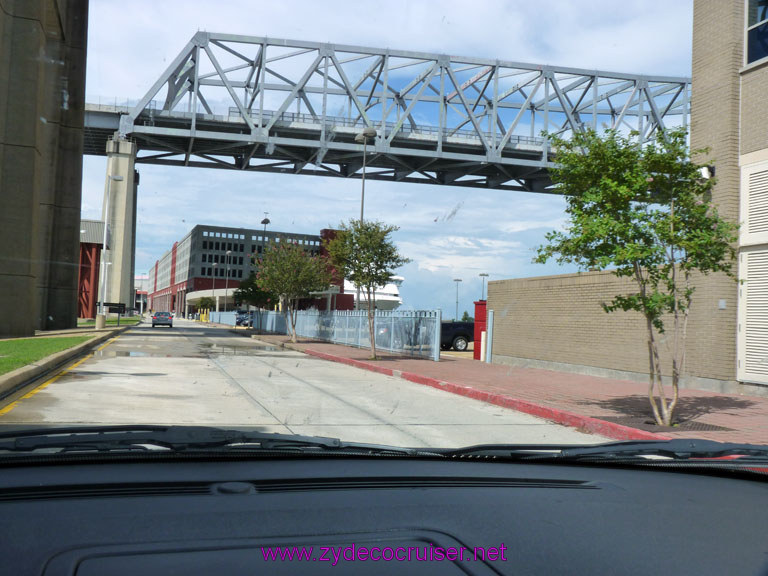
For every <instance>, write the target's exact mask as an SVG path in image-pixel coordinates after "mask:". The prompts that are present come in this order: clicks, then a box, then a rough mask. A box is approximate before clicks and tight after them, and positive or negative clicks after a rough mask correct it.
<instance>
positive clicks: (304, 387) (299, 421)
mask: <svg viewBox="0 0 768 576" xmlns="http://www.w3.org/2000/svg"><path fill="white" fill-rule="evenodd" d="M125 423H145V424H149V423H158V424H201V425H216V426H238V425H242V426H249V427H257V428H259V429H262V430H265V431H271V432H283V433H297V434H309V435H322V436H331V437H338V438H342V439H344V440H350V441H360V442H375V443H381V444H395V445H400V446H463V445H470V444H477V443H488V442H522V443H597V442H603V441H605V440H606V439H605V438H604V437H601V436H599V435H595V434H584V433H581V432H579V431H577V430H574V429H571V428H567V427H564V426H560V425H557V424H553V423H551V422H547V421H545V420H542V419H539V418H534V417H532V416H529V415H527V414H522V413H520V412H516V411H514V410H508V409H505V408H502V407H499V406H494V405H492V404H489V403H487V402H481V401H478V400H474V399H470V398H463V397H460V396H457V395H453V394H447V393H445V392H443V391H440V390H436V389H433V388H429V387H425V386H420V385H418V384H416V383H413V382H408V381H405V380H403V379H399V378H394V377H392V376H385V375H380V374H375V373H371V372H367V371H362V370H358V369H356V368H353V367H350V366H344V365H342V364H339V363H331V362H327V361H325V360H321V359H319V358H314V357H310V356H307V355H305V354H302V353H300V352H297V351H293V350H285V349H282V348H279V347H276V346H273V345H270V344H269V343H263V342H258V341H255V340H252V339H244V338H240V337H239V336H236V335H234V334H232V333H231V332H230V331H229V330H224V329H220V328H215V327H209V326H206V325H203V324H200V323H195V322H191V321H186V320H182V319H178V318H177V319H176V320H175V321H174V327H173V328H166V327H157V328H154V329H153V328H151V327H150V326H148V325H143V326H139V327H135V328H131V329H129V330H128V331H126V332H125V333H123V334H122V335H121V336H119V337H117V338H115V339H114V340H112V341H110V343H109V344H108V345H106V346H104V347H102V348H101V349H100V350H98V351H97V352H96V353H95V354H93V355H92V356H90V357H88V358H86V359H84V360H81V361H79V362H78V363H77V364H76V365H74V366H71V367H69V368H68V369H66V370H65V371H64V372H63V373H62V374H60V375H59V376H57V377H56V378H55V379H53V380H52V381H49V382H47V383H44V384H43V385H42V386H40V387H38V388H37V389H35V390H34V391H32V392H30V393H27V394H26V395H25V397H23V398H21V399H18V400H17V401H16V403H15V404H14V405H5V406H4V407H0V425H2V424H25V425H28V424H44V425H69V424H125Z"/></svg>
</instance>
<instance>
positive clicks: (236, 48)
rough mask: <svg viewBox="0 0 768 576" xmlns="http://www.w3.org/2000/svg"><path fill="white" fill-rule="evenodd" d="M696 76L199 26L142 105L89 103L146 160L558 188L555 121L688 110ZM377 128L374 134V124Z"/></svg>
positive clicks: (633, 123) (662, 118) (609, 120)
mask: <svg viewBox="0 0 768 576" xmlns="http://www.w3.org/2000/svg"><path fill="white" fill-rule="evenodd" d="M689 96H690V79H688V78H671V77H650V76H641V75H633V74H623V73H611V72H601V71H595V70H580V69H576V68H560V67H554V66H543V65H542V66H540V65H531V64H521V63H517V62H509V61H503V60H486V59H480V58H462V57H456V56H448V55H442V54H427V53H421V52H408V51H402V50H389V49H386V50H382V49H376V48H364V47H359V46H344V45H338V44H325V43H317V42H305V41H294V40H278V39H274V38H266V37H247V36H235V35H230V34H215V33H208V32H198V33H197V34H195V35H194V36H193V37H192V39H191V40H190V41H189V43H188V44H187V45H186V46H185V47H184V49H183V50H182V51H181V52H180V53H179V55H178V56H177V57H176V58H175V60H174V61H173V62H172V63H171V64H170V66H168V68H167V70H166V71H165V72H164V73H163V75H162V76H161V77H160V78H158V79H157V81H156V82H155V83H154V85H153V86H152V87H151V88H150V89H149V91H148V92H147V93H146V94H145V95H144V97H143V98H142V99H141V100H139V101H138V102H137V103H135V104H134V105H128V106H104V105H98V104H87V105H86V126H85V128H86V130H85V152H86V153H87V154H97V155H103V154H105V145H106V141H107V140H108V139H110V138H112V137H113V136H114V134H115V132H119V135H120V136H121V137H124V138H128V139H131V140H133V141H135V142H136V144H137V147H138V154H137V158H136V161H137V162H139V163H145V164H162V165H170V166H195V167H209V168H227V169H231V170H247V171H255V172H280V173H295V174H315V175H321V176H335V177H341V178H355V177H359V176H360V174H361V168H362V165H363V144H361V143H360V138H359V137H358V140H355V137H356V136H358V135H360V134H361V133H362V132H363V130H364V129H365V128H368V130H367V134H368V135H369V136H368V138H369V139H368V140H366V146H367V151H368V155H367V170H366V178H371V179H377V180H389V181H398V182H419V183H428V184H442V185H453V186H471V187H482V188H496V189H504V190H524V191H530V192H547V191H548V187H549V186H550V180H549V176H548V168H550V167H551V165H552V164H551V160H552V154H551V148H550V146H549V142H548V141H547V139H546V137H545V136H543V134H544V133H548V134H557V135H561V136H564V137H568V136H569V135H570V134H572V133H573V132H575V131H579V130H584V129H586V128H590V127H591V128H594V129H597V130H602V129H603V128H608V127H610V128H615V129H617V130H620V131H630V130H635V131H637V132H638V133H639V134H640V137H641V138H642V139H648V138H651V137H653V136H654V134H655V133H656V132H657V131H659V130H660V129H664V128H665V127H669V126H685V125H687V122H688V113H689ZM371 129H373V130H375V136H373V131H372V130H371Z"/></svg>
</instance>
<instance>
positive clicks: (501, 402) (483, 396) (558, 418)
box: [303, 349, 670, 440]
mask: <svg viewBox="0 0 768 576" xmlns="http://www.w3.org/2000/svg"><path fill="white" fill-rule="evenodd" d="M303 352H304V353H305V354H308V355H310V356H315V357H317V358H321V359H323V360H329V361H331V362H338V363H341V364H347V365H348V366H354V367H355V368H362V369H363V370H369V371H371V372H378V373H379V374H385V375H387V376H394V377H396V378H402V379H404V380H408V381H409V382H414V383H415V384H422V385H425V386H431V387H433V388H437V389H438V390H444V391H446V392H451V393H452V394H458V395H460V396H466V397H467V398H473V399H475V400H480V401H482V402H487V403H489V404H494V405H496V406H502V407H504V408H510V409H512V410H516V411H518V412H523V413H525V414H530V415H531V416H536V417H538V418H543V419H545V420H549V421H551V422H555V423H556V424H562V425H564V426H569V427H571V428H578V429H580V430H584V431H587V432H591V433H593V434H600V435H601V436H606V437H608V438H613V439H615V440H669V439H670V438H669V437H668V436H663V435H661V434H654V433H653V432H646V431H645V430H638V429H637V428H631V427H629V426H623V425H621V424H616V423H614V422H608V421H606V420H600V419H598V418H591V417H590V416H583V415H581V414H577V413H575V412H569V411H567V410H561V409H559V408H552V407H549V406H544V405H541V404H536V403H534V402H529V401H527V400H520V399H518V398H513V397H512V396H507V395H506V394H499V393H495V392H487V391H485V390H478V389H477V388H472V387H471V386H464V385H461V384H454V383H452V382H445V381H442V380H438V379H436V378H430V377H428V376H423V375H421V374H414V373H413V372H402V371H400V370H392V369H391V368H385V367H383V366H377V365H375V364H371V363H369V362H363V361H361V360H355V359H353V358H344V357H343V356H334V355H332V354H326V353H325V352H318V351H317V350H312V349H305V350H303Z"/></svg>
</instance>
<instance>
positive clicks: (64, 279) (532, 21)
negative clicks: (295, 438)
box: [0, 0, 768, 448]
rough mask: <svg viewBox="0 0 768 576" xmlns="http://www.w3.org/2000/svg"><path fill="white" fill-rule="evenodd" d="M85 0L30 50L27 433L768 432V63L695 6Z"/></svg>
mask: <svg viewBox="0 0 768 576" xmlns="http://www.w3.org/2000/svg"><path fill="white" fill-rule="evenodd" d="M736 4H740V3H738V2H737V3H736ZM57 6H58V7H57V8H56V10H59V11H60V14H59V16H58V18H52V17H51V19H50V21H48V20H45V22H44V23H43V25H41V30H45V32H40V37H39V38H37V39H36V40H34V41H33V40H30V43H29V44H28V45H26V44H25V45H24V46H23V47H19V49H18V50H13V51H11V52H9V54H10V55H11V56H10V57H9V58H6V62H5V64H3V63H0V70H5V69H6V68H7V70H9V71H10V72H8V74H5V75H3V77H9V78H10V84H9V86H10V92H9V93H8V94H11V95H12V97H11V96H8V97H7V98H5V100H3V101H5V102H6V107H4V108H2V109H0V114H4V115H5V117H6V121H5V122H0V137H2V143H3V144H4V145H5V147H6V150H11V149H13V150H17V151H18V158H17V157H16V156H13V155H10V153H7V154H6V155H5V156H2V158H1V159H0V183H2V184H0V186H2V190H3V193H2V198H3V207H2V208H3V209H2V213H3V214H2V216H0V238H3V242H1V243H0V251H2V252H0V254H1V257H2V261H1V262H2V266H1V267H0V268H1V269H0V286H2V287H3V288H4V289H3V291H2V298H1V299H0V301H1V303H0V306H2V314H0V338H2V340H0V371H2V374H0V426H1V427H2V428H3V429H9V428H13V427H25V428H34V427H64V426H73V425H75V426H80V425H82V426H100V425H131V424H137V425H139V424H140V425H158V426H167V425H184V426H218V427H222V428H226V429H238V428H248V429H249V430H252V431H258V432H265V433H280V434H286V435H290V434H296V435H301V436H304V437H314V436H320V437H324V438H335V439H340V440H341V441H343V442H354V443H375V444H378V445H390V446H397V447H414V448H415V447H419V448H460V447H466V446H473V445H478V444H494V445H503V444H526V445H534V444H547V445H559V444H599V443H604V442H608V441H612V440H644V439H647V440H654V439H655V440H664V439H672V438H677V439H679V438H691V437H693V438H700V439H707V440H715V441H728V442H744V443H752V444H764V443H768V433H766V430H765V426H764V424H762V422H763V421H764V418H765V416H766V415H768V400H766V392H765V390H766V388H765V386H766V385H768V371H766V369H765V361H766V358H768V342H767V341H766V340H765V331H764V328H763V327H762V322H763V320H764V313H763V311H764V309H765V301H766V298H768V292H766V289H765V286H766V284H765V279H764V278H763V277H762V274H763V273H764V270H765V269H766V268H765V266H764V263H765V261H766V258H768V248H766V245H765V241H766V240H765V230H768V228H766V220H765V217H764V214H765V210H764V197H765V194H764V192H765V190H766V182H767V181H768V163H767V162H768V149H766V148H765V145H764V134H765V129H766V118H765V112H764V108H763V107H760V106H757V105H755V103H756V102H757V101H758V99H760V98H762V92H760V90H758V89H757V88H750V87H752V86H759V85H761V84H760V83H759V82H760V80H756V79H755V78H762V77H764V76H765V75H766V72H765V69H761V68H754V67H753V68H750V69H748V70H747V71H746V72H744V77H743V80H744V82H745V86H746V88H744V92H739V76H738V71H739V70H740V69H741V68H742V67H743V66H744V65H745V64H746V63H745V62H744V61H742V60H739V59H738V58H736V59H734V58H733V57H731V58H730V60H729V59H728V58H726V57H725V56H723V55H722V54H723V53H725V52H727V51H724V50H719V49H716V47H715V48H713V46H712V44H711V43H708V42H707V38H705V37H704V36H705V35H706V34H705V32H697V31H696V30H695V29H694V27H693V22H694V6H693V2H692V0H681V1H677V2H663V1H660V0H651V1H644V2H642V3H641V2H628V3H627V2H623V3H615V2H603V1H597V0H588V1H586V2H578V3H577V2H567V1H556V2H549V3H547V4H546V6H545V9H544V10H542V9H541V6H539V5H537V4H534V3H530V2H524V1H516V0H508V1H503V2H491V1H488V2H485V1H481V2H475V3H472V5H471V6H468V5H467V4H466V3H459V2H430V1H422V0H417V1H412V2H404V1H403V2H399V1H398V2H392V3H390V2H388V3H386V5H383V4H382V3H380V2H379V3H377V2H369V1H368V0H365V1H361V2H354V3H348V2H340V1H339V2H337V1H331V2H321V3H317V2H309V1H298V0H294V1H289V2H260V3H257V4H254V3H252V2H246V1H244V0H243V1H235V0H227V1H226V2H220V3H217V4H216V6H215V7H214V6H213V4H212V3H210V2H203V1H196V0H184V1H176V0H168V1H164V2H150V1H148V0H147V1H145V0H136V1H134V2H130V3H125V2H118V1H111V0H106V1H98V2H91V3H90V6H89V7H88V9H87V11H86V10H80V11H79V12H78V11H77V9H75V8H72V9H71V11H68V9H66V8H64V7H62V5H57ZM749 6H751V3H750V4H749ZM745 9H746V5H745ZM735 12H739V13H738V14H735V15H731V16H733V18H734V20H733V22H735V23H736V24H734V25H731V26H730V27H729V28H728V27H726V26H725V24H723V30H726V29H727V31H728V32H727V33H729V34H731V33H733V34H735V32H734V31H738V33H739V35H736V36H734V37H733V38H729V39H728V40H727V42H730V44H729V45H733V46H741V45H742V44H741V43H742V42H743V38H744V37H745V36H743V35H744V34H746V33H747V28H749V30H750V34H753V35H754V34H759V30H758V28H759V27H757V28H755V27H754V25H755V23H756V21H755V22H753V23H752V24H749V25H746V26H745V25H744V22H746V21H747V19H746V18H745V15H744V13H743V12H740V11H739V10H736V11H735ZM708 14H709V13H706V14H705V13H703V12H702V16H701V18H702V19H703V20H702V21H704V20H706V19H707V18H710V16H709V15H708ZM697 17H698V15H697ZM45 18H48V16H46V17H45ZM739 18H741V20H739ZM752 20H755V19H754V18H752ZM738 22H741V24H738ZM710 24H711V25H712V26H715V25H718V26H719V24H717V23H716V22H714V21H713V22H710ZM64 29H65V30H64ZM62 30H63V32H62ZM725 33H726V32H723V34H725ZM750 37H751V36H750ZM9 42H10V40H9ZM724 42H726V40H724ZM28 55H32V56H29V58H28ZM8 60H10V64H9V63H8ZM736 60H738V61H736ZM3 66H5V67H6V68H3ZM8 66H10V68H8ZM14 67H17V68H19V70H21V68H24V67H26V68H24V70H27V68H29V70H32V69H33V68H34V70H37V71H38V72H39V74H38V72H35V74H37V75H33V74H32V72H29V70H28V72H29V73H27V72H24V70H22V71H19V70H17V68H14ZM38 69H39V70H38ZM751 75H754V76H751ZM758 75H761V76H758ZM32 76H34V77H32ZM752 80H754V81H753V82H752V83H750V82H751V81H752ZM714 85H717V86H718V90H719V89H722V93H718V94H720V95H719V96H718V95H714V92H713V91H712V90H714V88H712V89H710V88H711V87H712V86H714ZM698 86H701V87H702V88H701V90H700V91H699V92H697V88H698ZM5 90H6V88H5V86H0V91H5ZM750 90H752V91H751V92H750ZM726 101H727V102H726ZM750 103H751V104H750ZM740 109H741V110H744V111H745V112H743V113H744V114H746V115H747V116H748V117H747V116H745V117H742V118H741V120H740V121H739V117H738V116H739V110H740ZM729 114H730V116H729ZM750 114H751V116H749V115H750ZM726 117H727V118H730V119H729V120H727V121H726V120H724V119H723V118H726ZM717 119H720V120H722V124H717V123H716V120H717ZM739 125H741V126H742V128H741V130H742V132H739V130H740V128H739ZM689 128H691V130H689ZM761 134H762V136H760V135H761ZM761 138H762V139H761ZM705 147H708V148H709V149H710V151H709V153H701V154H694V155H691V154H690V150H691V149H699V148H705ZM28 150H34V151H36V152H35V154H36V155H34V154H33V155H27V151H28ZM739 150H741V152H739ZM30 154H31V152H30ZM739 154H743V155H747V156H744V159H742V160H740V159H739V158H740V156H739ZM750 155H751V156H750ZM742 200H743V202H742ZM740 203H741V204H740ZM740 205H742V206H749V209H750V210H752V211H753V212H752V220H749V222H750V224H749V225H748V226H745V225H744V224H742V227H741V229H738V228H737V224H738V223H739V222H743V221H744V217H745V215H744V214H742V215H741V217H740V216H739V206H740ZM656 271H658V272H656ZM53 355H57V356H55V358H54V359H52V358H53ZM25 370H26V372H25ZM35 370H36V371H35ZM649 390H650V396H652V398H653V401H651V400H649Z"/></svg>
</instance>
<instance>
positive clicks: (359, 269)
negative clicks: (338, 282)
mask: <svg viewBox="0 0 768 576" xmlns="http://www.w3.org/2000/svg"><path fill="white" fill-rule="evenodd" d="M397 230H399V228H398V227H397V226H391V225H388V224H384V223H383V222H377V221H371V220H363V221H360V220H350V221H349V223H348V224H344V223H342V224H341V225H340V226H339V231H338V233H337V234H336V237H335V238H333V239H332V240H330V241H329V242H327V243H326V249H327V250H328V254H329V255H330V259H331V263H332V264H333V266H334V268H336V270H337V271H338V272H340V273H341V274H342V275H343V276H344V278H347V279H348V280H349V281H350V282H352V284H354V285H355V288H357V289H358V290H364V291H365V294H366V296H367V298H368V334H369V336H370V339H371V359H373V360H375V359H376V338H375V334H374V331H375V310H376V301H375V291H376V288H377V287H378V286H384V285H386V284H387V283H388V282H389V281H390V280H391V279H392V276H393V275H394V271H395V269H396V268H398V267H400V266H402V265H404V264H407V263H408V262H410V260H409V259H408V258H405V257H403V256H402V255H401V254H400V253H399V252H398V250H397V246H395V244H394V243H393V242H392V240H390V238H389V235H390V234H391V233H392V232H395V231H397Z"/></svg>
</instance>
